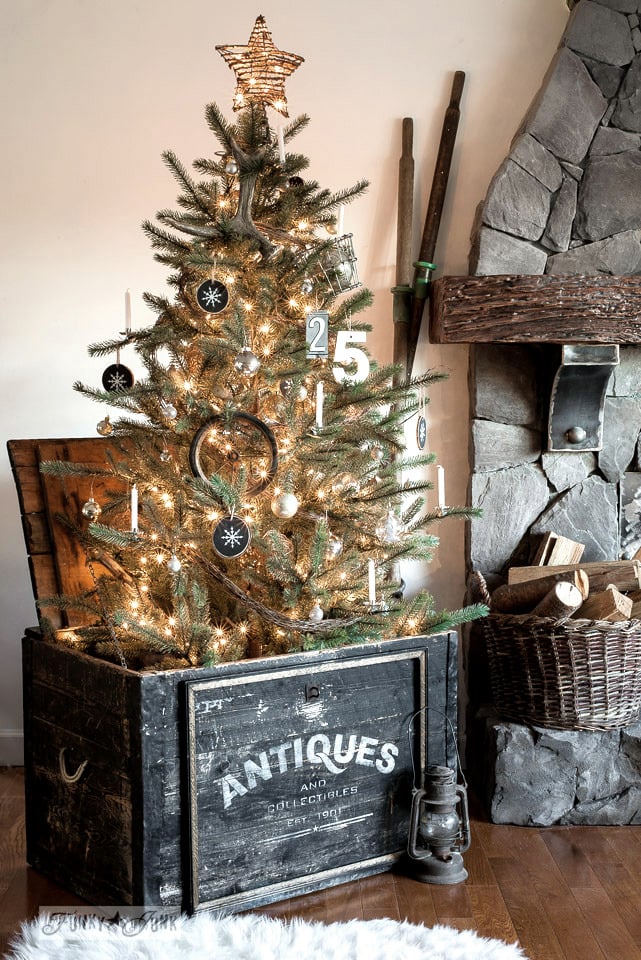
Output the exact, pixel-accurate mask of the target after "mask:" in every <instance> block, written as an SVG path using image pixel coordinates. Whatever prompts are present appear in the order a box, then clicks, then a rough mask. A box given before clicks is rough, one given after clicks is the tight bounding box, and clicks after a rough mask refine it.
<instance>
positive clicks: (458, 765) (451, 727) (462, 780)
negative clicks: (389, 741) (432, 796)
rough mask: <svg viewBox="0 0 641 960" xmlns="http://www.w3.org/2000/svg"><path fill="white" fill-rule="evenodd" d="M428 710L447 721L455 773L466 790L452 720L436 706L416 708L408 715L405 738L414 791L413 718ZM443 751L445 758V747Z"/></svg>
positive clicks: (426, 765)
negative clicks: (410, 762) (410, 760)
mask: <svg viewBox="0 0 641 960" xmlns="http://www.w3.org/2000/svg"><path fill="white" fill-rule="evenodd" d="M430 711H431V712H432V713H438V714H439V716H441V717H443V719H444V720H445V722H446V723H447V726H448V728H449V731H450V733H451V734H452V743H453V744H454V753H455V755H456V769H457V773H458V776H460V778H461V782H462V786H463V787H464V789H465V790H467V780H466V779H465V774H464V773H463V767H462V766H461V755H460V753H459V749H458V743H457V741H456V733H455V732H454V726H453V725H452V721H451V720H450V718H449V717H448V716H447V714H446V713H443V711H442V710H438V709H437V708H436V707H421V708H420V709H419V710H417V711H416V712H415V713H413V714H412V716H411V717H410V720H409V723H408V725H407V739H408V742H409V747H410V757H411V758H412V784H413V788H414V791H416V790H418V789H419V788H418V787H417V786H416V764H415V762H414V751H413V750H412V727H413V724H414V720H415V719H416V717H418V715H419V714H420V713H429V712H430ZM425 739H426V741H427V739H428V738H427V736H426V738H425ZM426 748H427V743H426ZM445 753H446V758H445V759H446V760H447V747H446V750H445ZM425 759H426V761H427V759H428V757H427V755H426V757H425ZM427 767H428V764H427V763H426V764H425V769H427ZM457 779H458V777H457Z"/></svg>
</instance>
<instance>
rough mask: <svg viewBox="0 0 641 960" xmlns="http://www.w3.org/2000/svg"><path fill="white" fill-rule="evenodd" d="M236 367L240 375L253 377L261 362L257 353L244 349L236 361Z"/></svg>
mask: <svg viewBox="0 0 641 960" xmlns="http://www.w3.org/2000/svg"><path fill="white" fill-rule="evenodd" d="M234 367H235V368H236V370H238V372H239V373H242V375H243V376H244V377H253V375H254V374H255V373H256V371H257V370H258V368H259V367H260V360H259V359H258V357H257V356H256V354H255V353H252V351H251V350H250V349H249V347H243V349H242V350H241V351H240V353H239V354H237V356H236V359H235V360H234Z"/></svg>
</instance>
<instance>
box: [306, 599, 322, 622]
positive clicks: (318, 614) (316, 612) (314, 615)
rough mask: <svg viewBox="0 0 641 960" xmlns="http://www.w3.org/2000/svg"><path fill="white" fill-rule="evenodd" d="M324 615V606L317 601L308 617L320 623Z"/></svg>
mask: <svg viewBox="0 0 641 960" xmlns="http://www.w3.org/2000/svg"><path fill="white" fill-rule="evenodd" d="M324 616H325V614H324V612H323V608H322V607H321V605H320V604H319V603H315V604H314V606H313V607H312V609H311V610H310V611H309V614H308V617H309V619H310V620H311V621H312V623H320V622H321V620H322V619H323V617H324Z"/></svg>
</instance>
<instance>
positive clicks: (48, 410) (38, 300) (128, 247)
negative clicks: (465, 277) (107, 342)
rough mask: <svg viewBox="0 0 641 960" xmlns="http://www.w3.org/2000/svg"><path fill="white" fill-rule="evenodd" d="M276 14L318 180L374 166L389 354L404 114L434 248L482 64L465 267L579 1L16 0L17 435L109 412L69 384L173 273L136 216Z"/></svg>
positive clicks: (0, 583)
mask: <svg viewBox="0 0 641 960" xmlns="http://www.w3.org/2000/svg"><path fill="white" fill-rule="evenodd" d="M258 13H263V14H264V15H265V17H266V18H267V22H268V25H269V27H270V28H271V30H272V32H273V35H274V40H275V42H276V45H277V46H280V47H281V48H283V49H285V50H289V51H292V52H294V53H298V54H301V55H302V56H304V57H305V60H306V62H305V63H304V64H303V66H302V67H301V68H300V69H299V70H298V71H297V73H295V74H294V76H293V77H291V78H290V80H289V81H288V84H287V92H288V99H289V104H290V113H291V115H292V116H296V115H298V114H300V113H308V114H309V115H310V116H311V119H312V123H311V124H310V126H309V128H308V129H307V131H306V132H305V133H304V134H303V135H302V136H301V137H299V138H298V140H297V149H299V150H300V151H302V152H303V153H305V154H306V155H307V156H308V157H309V158H310V160H311V168H310V174H311V176H313V177H314V178H316V179H317V180H319V181H320V183H321V184H322V185H324V186H327V187H329V188H331V189H338V188H340V187H343V186H347V185H350V184H351V183H353V182H355V181H356V180H358V179H359V178H361V177H366V178H367V179H369V180H370V182H371V187H370V190H369V192H368V194H367V196H366V197H365V198H364V199H362V200H360V201H359V202H358V203H357V204H356V205H354V206H352V207H349V208H348V209H347V211H346V220H345V226H346V229H348V230H349V231H352V232H353V233H354V236H355V245H356V251H357V254H358V257H359V268H360V273H361V278H362V279H363V280H364V281H365V283H366V284H367V285H368V286H369V287H370V288H371V289H372V290H373V291H374V293H375V296H376V302H375V306H374V308H373V309H372V311H371V315H370V319H371V322H372V323H373V325H374V332H373V334H372V335H371V337H370V340H369V346H370V348H371V350H372V352H373V353H374V354H375V355H376V356H377V357H378V358H379V359H380V360H389V359H391V344H392V336H393V334H392V321H391V312H392V307H391V295H390V292H389V291H390V287H391V286H392V285H393V283H394V256H395V232H396V206H395V205H396V176H397V168H398V153H399V142H400V125H401V118H402V117H404V116H410V117H413V118H414V124H415V145H414V156H415V160H416V170H417V176H416V204H415V210H416V214H415V221H416V222H415V233H416V248H417V247H418V242H419V238H420V230H421V227H422V221H423V216H424V211H425V206H426V201H427V195H428V193H429V187H430V182H431V177H432V171H433V166H434V160H435V156H436V150H437V147H438V141H439V137H440V130H441V124H442V118H443V111H444V109H445V107H446V105H447V102H448V99H449V91H450V87H451V82H452V76H453V73H454V71H455V70H457V69H460V70H464V71H465V72H466V73H467V81H466V87H465V91H464V95H463V101H462V118H461V123H460V128H459V138H458V143H457V151H456V157H455V161H454V164H453V168H452V174H451V180H450V188H449V192H448V197H447V203H446V209H445V213H444V217H443V221H442V227H441V234H440V239H439V244H438V249H437V255H436V261H437V263H438V264H439V272H444V273H451V274H457V273H466V272H467V252H468V237H469V232H470V227H471V224H472V219H473V215H474V210H475V207H476V205H477V203H478V202H479V201H480V200H481V199H482V197H483V195H484V193H485V190H486V188H487V184H488V182H489V179H490V177H491V176H492V174H493V173H494V171H495V169H496V167H497V166H498V164H499V162H500V161H501V160H502V158H503V157H504V155H505V154H506V152H507V147H508V144H509V141H510V139H511V137H512V135H513V134H514V132H515V129H516V127H517V125H518V123H519V121H520V119H521V117H522V116H523V113H524V112H525V110H526V108H527V106H528V104H529V102H530V100H531V98H532V97H533V95H534V93H535V92H536V90H537V89H538V86H539V84H540V82H541V79H542V76H543V73H544V72H545V69H546V67H547V65H548V63H549V61H550V59H551V56H552V53H553V51H554V49H555V48H556V46H557V44H558V41H559V38H560V36H561V33H562V31H563V27H564V24H565V22H566V19H567V7H566V4H565V2H564V0H457V2H453V0H431V2H429V3H419V2H418V0H405V2H403V0H400V2H398V3H396V4H389V3H382V2H380V0H324V2H322V3H315V4H310V3H299V4H292V3H291V0H265V2H264V3H262V4H260V5H259V6H258V7H257V6H256V5H255V3H249V2H248V0H233V2H226V3H225V2H218V3H212V2H204V0H181V2H175V0H173V2H170V0H19V2H18V3H16V2H13V0H0V35H1V36H2V37H3V55H2V57H1V58H0V96H1V97H2V98H3V100H4V102H3V104H2V113H1V115H2V140H3V148H2V151H1V153H0V165H1V167H2V170H1V173H0V189H1V190H2V200H1V203H0V217H1V223H2V227H1V229H0V244H1V245H2V252H1V254H0V271H1V279H0V305H1V306H0V309H1V317H2V336H3V355H2V357H3V376H2V384H1V387H0V389H1V391H2V397H1V400H0V418H1V420H2V427H1V432H2V437H3V443H4V440H6V439H9V438H18V437H64V436H93V435H95V424H96V422H97V421H98V420H99V419H101V417H102V415H103V413H104V411H102V410H101V409H99V408H97V407H93V406H92V405H91V403H90V402H89V401H86V400H83V399H81V398H80V397H79V396H78V395H76V394H75V393H74V392H73V391H72V389H71V385H72V383H73V381H74V380H76V379H81V380H85V381H87V382H90V383H99V380H100V376H101V373H102V370H103V369H104V366H105V363H104V361H102V360H99V359H98V360H91V359H89V357H88V356H87V352H86V345H87V344H88V343H90V342H93V341H98V340H102V339H105V338H109V337H112V336H113V335H114V334H115V333H116V332H117V331H118V330H120V329H122V320H123V304H124V291H125V290H126V289H127V288H130V289H131V291H132V296H133V300H134V308H133V321H134V325H144V324H145V323H147V322H148V321H149V320H151V315H150V314H147V313H146V311H145V308H144V306H143V304H142V301H141V293H142V291H144V290H150V291H153V292H163V291H164V289H165V275H166V271H165V269H164V268H162V267H161V266H160V265H159V264H156V263H155V261H154V260H153V258H152V255H151V253H150V250H149V248H148V245H147V241H146V239H145V237H144V236H143V234H142V231H141V230H140V227H139V225H140V222H141V221H142V220H143V219H144V218H146V217H152V216H153V215H154V213H155V211H156V210H158V209H160V208H161V207H167V206H169V207H170V206H172V205H173V202H174V198H175V194H176V190H175V186H174V182H173V180H172V179H171V177H170V175H169V173H168V172H167V171H166V170H165V168H164V166H163V164H162V162H161V160H160V153H161V151H162V150H163V149H166V148H172V149H175V151H176V152H177V153H178V154H179V156H180V157H181V158H182V159H183V160H184V161H185V162H187V163H189V162H190V161H191V160H192V159H194V158H196V157H198V156H203V155H209V154H210V153H211V152H212V151H213V150H214V149H215V146H214V140H213V138H212V137H211V135H210V134H209V132H208V129H207V127H206V124H205V122H204V119H203V111H204V106H205V104H206V103H207V102H209V101H211V100H215V101H217V102H218V103H219V104H220V105H221V106H222V107H223V108H224V109H227V108H228V107H230V103H231V95H232V92H233V75H232V73H231V72H230V71H229V69H228V68H227V66H226V65H225V64H224V62H223V60H222V59H221V58H220V57H219V56H218V54H216V53H215V51H214V45H215V44H218V43H245V42H246V40H247V39H248V37H249V33H250V30H251V27H252V25H253V22H254V19H255V17H256V16H257V14H258ZM229 114H231V109H229ZM425 333H426V331H424V335H423V337H422V339H421V343H420V346H419V352H418V359H417V367H416V370H417V371H418V370H419V369H424V368H426V367H428V366H429V367H437V368H444V369H446V370H447V371H448V372H449V374H450V379H449V381H448V382H447V383H446V384H445V385H440V386H438V387H437V388H435V389H434V391H433V392H432V402H431V406H430V441H431V446H432V448H433V449H434V451H435V452H436V454H437V458H438V460H439V462H441V463H442V464H444V466H445V470H446V485H447V500H448V502H450V503H455V502H456V503H462V502H464V499H465V493H466V483H467V474H468V465H467V433H468V414H467V386H466V365H467V351H466V349H465V348H464V347H445V348H439V347H435V346H430V345H429V343H428V341H427V338H426V336H425ZM122 359H123V362H128V361H129V362H131V360H130V358H128V357H127V356H126V355H123V358H122ZM0 471H1V473H0V478H1V484H0V504H1V512H0V516H1V517H2V535H1V536H0V594H1V598H2V599H1V610H2V629H1V631H0V655H1V656H2V669H1V670H0V764H1V763H8V762H9V763H11V762H19V761H20V750H21V740H20V727H21V719H20V699H19V686H20V665H19V641H20V637H21V633H22V629H23V627H25V626H28V625H31V624H33V623H34V621H35V613H34V607H33V602H32V598H31V590H30V584H29V576H28V571H27V564H26V558H25V551H24V546H23V541H22V533H21V529H20V524H19V517H18V506H17V501H16V496H15V492H14V487H13V482H12V479H11V475H10V470H9V464H8V460H7V458H6V454H3V458H2V460H1V461H0ZM440 532H441V536H442V542H441V546H440V548H439V551H438V554H437V556H436V558H435V561H434V562H433V563H432V564H431V565H430V567H429V568H428V569H427V571H424V572H421V571H412V572H411V575H410V579H411V582H412V583H413V586H414V587H415V588H417V587H420V586H426V587H427V588H428V589H430V590H431V591H432V592H433V593H434V594H435V596H436V597H437V600H438V603H439V605H442V606H454V605H456V606H458V605H459V604H460V603H461V602H462V599H463V525H462V523H461V522H460V521H453V522H451V523H450V524H445V525H443V526H442V527H441V530H440Z"/></svg>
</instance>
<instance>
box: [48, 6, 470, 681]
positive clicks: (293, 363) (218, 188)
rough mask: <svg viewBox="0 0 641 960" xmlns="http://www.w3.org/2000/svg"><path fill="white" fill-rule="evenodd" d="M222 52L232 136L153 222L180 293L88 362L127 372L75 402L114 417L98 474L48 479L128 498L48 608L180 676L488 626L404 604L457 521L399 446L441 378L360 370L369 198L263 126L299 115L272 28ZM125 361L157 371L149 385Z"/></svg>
mask: <svg viewBox="0 0 641 960" xmlns="http://www.w3.org/2000/svg"><path fill="white" fill-rule="evenodd" d="M217 50H218V51H219V52H220V53H221V55H222V56H223V57H224V59H225V60H226V62H227V63H228V64H229V65H230V67H231V68H232V69H233V70H234V72H235V74H236V80H237V87H236V92H235V96H234V103H233V106H234V111H235V112H236V114H237V119H236V122H235V123H230V122H228V121H227V120H226V119H225V117H224V116H223V114H222V113H221V111H220V110H219V108H218V107H217V106H216V105H214V104H211V105H209V106H208V107H207V110H206V117H207V123H208V125H209V127H210V128H211V131H212V132H213V134H214V136H215V138H216V140H217V146H218V150H217V151H216V152H215V155H214V158H213V159H200V160H196V161H195V162H194V164H193V168H194V170H195V172H196V176H194V175H193V174H192V173H191V172H190V171H188V170H187V168H186V167H185V166H183V164H182V163H181V162H180V160H179V159H178V158H177V156H176V155H175V154H174V153H171V152H167V153H166V154H165V155H164V160H165V162H166V164H167V165H168V167H169V168H170V170H171V171H172V173H173V175H174V176H175V178H176V180H177V181H178V184H179V188H180V193H179V196H178V199H177V204H178V209H177V210H163V211H161V212H160V213H159V214H158V215H157V218H156V221H155V222H147V223H145V224H144V229H145V231H146V233H147V234H148V236H149V238H150V240H151V244H152V247H153V248H154V250H155V256H156V259H157V260H159V261H160V262H161V263H162V264H164V265H166V266H167V267H168V268H170V270H171V271H172V272H171V274H170V276H169V278H168V283H169V285H170V287H171V288H172V291H173V293H174V295H173V297H171V298H170V297H167V296H155V295H151V294H146V295H145V300H146V303H147V304H148V306H149V307H150V308H151V309H152V311H153V312H154V313H155V315H156V319H155V322H154V323H153V324H151V325H150V326H148V327H147V328H145V329H141V330H136V331H132V330H131V328H130V325H129V324H128V325H127V330H126V331H125V332H124V333H123V334H122V335H121V336H120V337H118V339H116V340H112V341H109V342H105V343H98V344H94V345H93V346H91V347H90V353H91V354H92V355H93V356H96V357H101V356H108V355H109V354H113V353H114V352H116V355H117V363H116V364H112V365H111V366H109V367H108V368H107V370H106V371H105V374H104V376H103V389H95V388H92V387H89V386H86V385H84V384H81V383H76V384H75V385H74V386H75V389H77V390H79V391H80V392H81V393H82V394H84V395H86V396H87V397H90V398H91V399H93V400H95V401H98V402H99V403H100V404H107V405H108V406H109V407H110V408H115V409H116V410H119V411H120V416H119V418H118V419H116V420H115V421H113V422H112V420H111V417H110V416H108V417H106V418H105V419H104V420H103V421H101V422H100V423H99V424H98V431H99V433H102V434H104V435H108V436H110V437H111V440H110V453H109V456H108V458H107V463H106V466H105V468H104V470H103V469H96V467H95V466H93V467H92V466H89V465H84V464H79V463H59V462H56V463H49V464H47V465H45V469H47V470H49V471H50V472H53V473H57V474H59V475H63V476H64V475H76V476H83V477H86V476H90V475H94V476H100V477H101V478H103V479H104V477H109V476H113V477H114V478H118V479H120V480H121V481H125V482H126V484H127V490H126V491H125V492H122V491H120V492H116V493H112V495H111V496H110V497H109V498H108V499H106V501H105V502H103V503H102V504H99V503H97V502H96V501H95V500H94V499H93V495H92V497H91V498H90V500H89V501H88V502H87V503H85V505H84V507H83V513H84V518H81V520H80V521H76V520H75V519H74V518H69V519H68V522H69V524H70V525H73V526H74V529H75V532H76V535H77V536H78V537H79V538H80V541H81V543H82V546H83V548H84V549H85V551H86V553H87V557H88V559H89V561H90V568H91V569H92V571H95V572H94V580H95V587H94V589H92V590H90V591H88V592H87V593H86V594H84V595H83V596H82V597H74V598H71V597H64V598H56V602H57V604H58V605H59V606H68V607H71V606H73V607H75V608H77V609H80V610H81V611H82V612H83V615H84V616H85V617H87V618H88V620H89V622H92V621H93V623H94V624H95V626H94V627H92V628H91V629H88V630H85V631H84V632H85V633H86V634H87V635H88V636H89V635H91V636H92V637H94V638H95V637H96V635H97V636H98V643H97V646H95V649H97V650H98V651H99V652H101V653H103V654H104V655H106V656H116V657H119V658H120V661H121V662H126V663H129V664H130V665H131V664H132V663H133V662H138V659H139V657H138V655H139V654H140V653H141V652H143V651H147V652H149V651H151V652H152V654H154V655H155V657H156V659H155V660H154V661H153V662H154V663H161V664H162V665H164V666H168V667H171V666H180V665H183V666H184V665H185V663H189V664H211V663H214V662H216V661H218V660H231V659H239V658H243V657H247V656H256V655H273V654H278V653H283V652H287V651H292V650H305V649H316V648H320V647H329V646H335V645H339V644H345V643H354V642H361V641H367V640H377V639H381V638H385V637H393V636H405V635H408V634H422V633H428V632H430V631H437V630H442V629H448V628H451V627H452V626H454V625H455V624H458V623H461V622H463V621H466V620H470V619H472V618H474V617H476V616H478V615H480V614H481V613H482V612H483V608H481V607H476V606H473V607H466V608H463V609H461V610H458V611H455V612H447V611H440V612H439V611H438V610H437V609H436V606H435V603H434V600H433V598H432V596H431V595H430V594H429V593H427V592H419V593H418V594H417V595H415V596H414V597H412V598H406V597H405V596H404V589H403V588H404V584H403V582H402V578H401V575H400V563H401V561H427V560H429V559H430V557H431V554H432V552H433V550H434V548H435V546H436V545H437V544H438V539H437V538H436V537H435V536H434V535H433V534H431V533H429V532H427V530H428V527H429V526H430V525H431V524H432V523H434V522H436V521H439V520H441V519H442V518H443V514H444V513H445V511H443V510H438V509H433V510H431V511H430V510H426V506H425V495H426V493H427V491H428V490H429V489H431V484H429V483H428V482H427V481H426V480H425V479H423V477H422V475H421V471H422V468H424V467H425V466H427V465H428V464H430V463H432V462H433V459H434V456H433V454H431V453H427V452H425V451H424V450H423V449H422V448H421V447H422V444H421V441H420V440H419V443H418V446H417V449H416V450H415V451H413V452H412V451H409V450H408V449H407V447H406V443H405V440H404V425H405V423H406V422H407V421H408V420H409V419H410V418H412V417H413V416H415V415H416V414H417V413H420V412H421V410H422V406H423V403H424V402H425V400H426V393H425V391H426V389H427V387H428V386H429V385H431V384H433V383H434V382H435V381H436V380H438V379H439V378H440V374H436V373H428V374H426V375H424V376H421V377H418V378H415V379H414V380H412V381H411V382H409V383H405V382H403V383H398V379H399V377H398V369H396V368H394V367H393V366H378V365H377V364H376V363H375V362H374V361H373V360H372V359H371V358H370V357H369V355H368V353H367V348H366V342H365V341H366V333H367V331H368V329H370V328H369V327H368V325H367V324H365V323H363V322H359V321H357V316H358V315H359V314H360V313H361V312H362V311H363V310H364V309H365V308H367V307H368V305H369V304H370V302H371V294H370V292H369V291H368V290H367V289H365V288H364V287H362V286H361V285H360V283H359V280H358V274H357V267H356V257H355V254H354V250H353V245H352V238H351V236H350V235H344V234H343V232H342V230H341V229H339V227H340V221H341V219H342V217H341V213H342V209H343V206H344V205H345V204H347V203H348V202H350V201H352V200H354V199H355V198H357V197H358V196H359V195H361V194H362V193H363V191H364V190H365V189H366V187H367V184H366V183H365V182H360V183H357V184H356V185H355V186H353V187H351V188H348V189H345V190H341V191H339V192H335V193H332V192H330V191H329V190H326V189H321V187H320V186H319V184H318V183H316V182H315V181H314V180H311V179H307V178H306V177H305V173H306V170H307V167H308V161H307V159H306V158H305V157H304V156H302V155H300V154H297V153H293V152H291V150H290V149H289V144H290V143H291V141H292V140H293V139H294V138H295V136H296V135H297V134H298V133H299V132H300V131H301V130H302V129H303V128H304V127H305V126H306V124H307V123H308V118H307V117H305V116H302V117H299V118H298V119H295V120H293V121H291V122H289V123H287V124H286V125H285V124H283V125H278V126H277V127H276V129H275V130H274V129H272V128H270V125H269V121H268V114H267V109H268V108H270V109H271V110H273V111H275V112H276V113H277V114H280V115H281V116H282V117H287V116H288V113H287V101H286V97H285V88H284V81H285V78H286V77H287V76H289V75H290V74H291V73H292V72H293V71H294V70H296V69H297V67H298V66H299V65H300V64H301V63H302V58H301V57H298V56H296V55H294V54H290V53H286V52H285V51H282V50H279V49H277V48H276V47H275V45H274V43H273V41H272V37H271V34H270V32H269V31H268V29H267V26H266V24H265V21H264V19H263V18H262V17H258V19H257V20H256V23H255V26H254V29H253V31H252V34H251V37H250V40H249V43H248V44H247V45H238V46H222V47H217ZM278 119H279V120H280V117H279V118H278ZM125 347H133V348H134V349H135V350H136V352H137V354H138V357H139V359H140V361H141V366H142V367H143V368H144V370H145V376H144V377H143V378H141V379H138V381H137V382H134V379H133V376H132V375H131V372H130V371H129V369H128V368H127V367H125V366H124V365H123V364H121V363H120V351H121V350H122V349H124V348H125ZM423 426H424V424H423ZM421 436H422V440H423V442H424V434H422V435H421ZM417 475H418V479H416V476H417ZM446 512H447V515H448V516H453V515H454V516H469V515H470V513H471V511H468V510H466V509H464V508H448V509H447V511H446ZM87 519H88V520H89V522H88V523H87ZM92 560H93V563H92ZM98 561H99V562H98ZM99 570H102V571H103V572H99ZM47 602H50V601H47ZM78 633H79V634H80V635H82V634H83V630H82V629H80V630H79V631H78Z"/></svg>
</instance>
